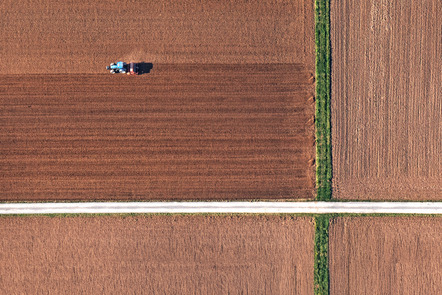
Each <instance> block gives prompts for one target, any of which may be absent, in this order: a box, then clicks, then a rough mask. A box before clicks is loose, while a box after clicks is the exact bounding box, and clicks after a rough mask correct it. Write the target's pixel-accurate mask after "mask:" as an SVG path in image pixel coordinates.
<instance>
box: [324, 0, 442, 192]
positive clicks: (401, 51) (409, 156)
mask: <svg viewBox="0 0 442 295" xmlns="http://www.w3.org/2000/svg"><path fill="white" fill-rule="evenodd" d="M441 9H442V2H441V1H438V0H428V1H413V0H402V1H388V0H367V1H359V0H343V1H331V44H332V98H331V101H332V104H331V112H332V114H331V117H332V158H333V197H334V198H338V199H359V200H362V199H369V200H442V191H441V183H442V178H441V177H442V170H441V167H442V162H441V161H442V129H441V128H442V124H441V114H442V104H441V102H442V100H441V97H442V93H441V87H440V85H441V84H442V75H441V68H442V59H441V55H442V52H441V50H440V49H441V48H442V30H441V28H442V18H441V17H440V15H441V12H442V10H441Z"/></svg>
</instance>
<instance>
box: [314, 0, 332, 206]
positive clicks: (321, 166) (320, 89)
mask: <svg viewBox="0 0 442 295" xmlns="http://www.w3.org/2000/svg"><path fill="white" fill-rule="evenodd" d="M315 24H316V25H315V42H316V116H315V127H316V186H317V189H318V192H317V197H316V199H317V200H318V201H327V200H330V199H331V178H332V162H331V139H330V138H331V134H330V133H331V128H330V91H331V87H330V64H331V56H330V54H331V52H330V0H316V2H315Z"/></svg>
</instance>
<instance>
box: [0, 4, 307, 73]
mask: <svg viewBox="0 0 442 295" xmlns="http://www.w3.org/2000/svg"><path fill="white" fill-rule="evenodd" d="M0 11H1V12H2V17H1V19H0V35H1V36H2V38H1V39H0V73H9V74H13V73H14V74H24V73H45V74H46V73H97V72H104V67H105V66H106V65H107V64H109V63H110V62H113V61H116V60H119V59H122V60H133V61H145V62H152V63H154V64H157V63H171V64H175V63H222V64H232V63H304V64H306V65H308V68H309V69H310V70H312V71H313V69H314V57H315V55H314V18H313V16H314V10H313V1H310V0H295V1H292V0H264V1H261V0H252V1H249V0H226V1H214V0H209V1H197V0H186V1H173V0H166V1H155V0H148V1H133V0H131V1H128V0H111V1H89V0H76V1H57V0H40V1H29V0H28V1H16V0H3V1H1V3H0Z"/></svg>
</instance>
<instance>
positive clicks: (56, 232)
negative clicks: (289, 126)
mask: <svg viewBox="0 0 442 295" xmlns="http://www.w3.org/2000/svg"><path fill="white" fill-rule="evenodd" d="M0 237H1V239H0V265H1V267H0V292H1V293H3V294H29V293H38V294H40V293H50V294H72V293H75V294H164V293H166V294H189V293H190V294H194V293H195V294H199V293H204V294H229V293H235V294H237V293H244V294H246V293H249V294H259V293H266V294H273V293H276V294H312V293H313V239H314V227H313V223H312V219H311V218H289V217H278V216H266V217H258V216H248V217H247V216H246V217H244V216H243V217H231V216H217V217H213V216H212V217H210V216H180V217H179V216H175V217H174V216H149V217H146V216H138V217H126V218H122V217H118V216H113V217H106V216H101V217H69V218H68V217H54V218H50V217H8V218H0Z"/></svg>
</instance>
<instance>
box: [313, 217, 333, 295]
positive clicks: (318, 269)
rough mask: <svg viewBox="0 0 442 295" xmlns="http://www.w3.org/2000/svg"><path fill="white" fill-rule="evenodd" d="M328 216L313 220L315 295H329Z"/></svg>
mask: <svg viewBox="0 0 442 295" xmlns="http://www.w3.org/2000/svg"><path fill="white" fill-rule="evenodd" d="M329 223H330V216H328V215H321V216H318V217H316V218H315V270H314V271H315V273H314V283H315V295H328V294H329V288H328V287H329V275H328V225H329Z"/></svg>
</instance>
